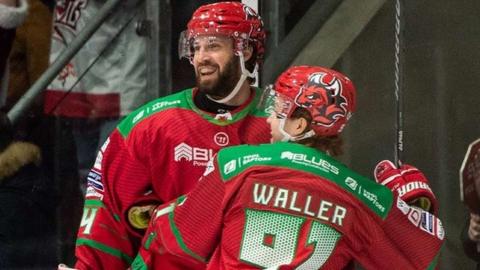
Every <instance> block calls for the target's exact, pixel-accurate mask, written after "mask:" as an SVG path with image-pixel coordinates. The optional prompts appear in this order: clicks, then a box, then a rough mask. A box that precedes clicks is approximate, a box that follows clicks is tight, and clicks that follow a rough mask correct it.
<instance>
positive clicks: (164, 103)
mask: <svg viewBox="0 0 480 270" xmlns="http://www.w3.org/2000/svg"><path fill="white" fill-rule="evenodd" d="M191 91H192V89H186V90H183V91H180V92H178V93H175V94H172V95H169V96H166V97H161V98H158V99H155V100H153V101H150V102H149V103H147V104H145V105H143V106H142V107H140V108H138V109H136V110H135V111H134V112H132V113H130V114H129V115H128V116H127V117H125V118H124V119H123V120H122V121H121V122H120V124H119V125H118V126H117V128H118V130H119V131H120V133H121V134H122V136H124V137H127V136H128V134H129V133H130V131H131V130H132V129H133V127H135V125H137V124H138V123H140V122H141V121H142V120H144V119H145V118H147V117H149V116H151V115H153V114H156V113H158V112H161V111H163V110H166V109H171V108H185V109H189V108H190V106H189V104H188V102H187V99H186V95H187V94H188V93H190V92H191Z"/></svg>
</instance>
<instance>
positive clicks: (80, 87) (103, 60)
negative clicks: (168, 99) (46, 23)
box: [44, 0, 155, 187]
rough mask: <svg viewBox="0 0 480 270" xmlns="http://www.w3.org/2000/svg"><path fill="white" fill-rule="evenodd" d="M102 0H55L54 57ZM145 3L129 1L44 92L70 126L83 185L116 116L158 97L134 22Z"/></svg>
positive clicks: (49, 110)
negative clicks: (149, 83)
mask: <svg viewBox="0 0 480 270" xmlns="http://www.w3.org/2000/svg"><path fill="white" fill-rule="evenodd" d="M104 2H105V1H78V0H58V1H57V2H56V6H55V10H54V18H53V31H52V40H51V52H50V62H53V61H55V59H56V58H57V57H58V56H59V55H60V53H61V52H62V51H63V50H64V49H65V48H67V47H68V45H69V44H70V43H71V42H72V40H73V39H74V38H75V37H76V36H77V35H78V34H79V33H80V31H82V29H83V28H84V27H85V25H87V24H88V22H89V21H91V20H92V19H93V18H94V16H96V14H97V12H98V11H99V10H100V8H101V7H102V5H103V4H104ZM142 2H143V1H125V2H124V3H123V4H122V6H121V7H120V8H119V9H117V10H116V12H115V13H113V14H112V15H111V17H110V18H109V19H108V20H107V21H106V22H105V23H104V24H103V25H102V26H101V27H100V28H99V29H98V30H97V31H96V33H95V34H94V35H93V36H92V37H91V38H90V39H89V41H88V42H87V43H86V44H85V46H84V47H83V48H82V49H81V50H80V51H79V52H78V53H77V55H76V56H75V57H74V58H73V59H72V60H71V61H70V63H68V64H67V65H66V66H65V68H64V69H63V70H62V71H61V72H60V73H59V75H58V76H57V77H56V78H55V79H54V81H53V82H52V83H51V84H50V85H49V86H48V89H47V90H46V92H45V102H44V111H45V113H46V114H47V115H53V116H56V117H61V118H62V120H64V121H66V122H68V123H69V125H71V126H72V133H73V138H74V140H75V145H76V150H77V159H78V167H79V168H78V169H79V176H80V179H81V181H82V182H81V185H82V187H84V186H85V183H86V181H85V180H86V177H87V174H88V171H89V169H90V168H91V166H92V165H93V162H94V160H95V155H96V153H97V150H98V147H99V145H101V144H102V143H103V142H104V141H105V139H106V138H107V137H108V135H109V134H110V132H111V131H112V130H113V129H114V128H115V126H116V124H117V122H118V120H119V119H120V118H121V117H122V116H125V115H127V114H128V113H130V112H132V111H133V110H134V109H136V108H137V107H138V106H139V105H141V104H143V103H145V102H146V101H148V100H150V99H152V98H154V97H155V92H153V91H154V90H147V89H146V64H145V53H146V40H145V38H143V37H140V36H138V35H137V33H136V31H135V25H136V22H137V21H138V20H140V19H141V18H142V16H144V9H145V8H144V6H143V5H142V4H141V3H142ZM124 27H125V28H124ZM123 28H124V29H123Z"/></svg>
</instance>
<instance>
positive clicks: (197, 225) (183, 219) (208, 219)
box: [132, 162, 227, 269]
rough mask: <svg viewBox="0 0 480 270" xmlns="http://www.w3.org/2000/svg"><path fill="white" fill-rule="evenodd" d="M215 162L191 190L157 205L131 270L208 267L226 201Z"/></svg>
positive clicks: (217, 241)
mask: <svg viewBox="0 0 480 270" xmlns="http://www.w3.org/2000/svg"><path fill="white" fill-rule="evenodd" d="M213 164H214V162H210V163H209V165H208V166H207V170H206V171H205V174H204V176H203V177H202V178H200V180H199V183H198V184H197V185H196V187H195V188H194V189H193V190H192V191H191V192H190V193H188V194H187V195H186V196H184V197H180V198H178V199H177V200H175V201H172V202H170V203H167V204H164V205H162V206H160V207H158V208H157V210H156V211H155V212H154V214H153V216H152V221H151V223H150V226H149V228H148V231H147V234H146V235H145V237H144V239H143V243H142V245H141V247H140V252H139V254H138V256H137V257H136V259H135V261H134V263H133V264H132V269H204V268H205V263H206V262H208V261H209V259H210V257H211V256H212V254H213V252H214V250H215V248H217V246H218V244H219V242H220V235H221V230H222V223H223V209H224V208H225V204H226V201H227V199H226V192H225V185H224V183H223V181H222V180H221V178H220V175H219V173H218V171H217V170H214V171H212V170H213V167H214V165H213ZM215 166H216V165H215ZM166 266H168V267H166Z"/></svg>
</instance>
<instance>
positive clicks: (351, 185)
mask: <svg viewBox="0 0 480 270" xmlns="http://www.w3.org/2000/svg"><path fill="white" fill-rule="evenodd" d="M345 184H347V186H348V187H349V188H351V189H352V190H353V191H355V190H356V189H357V187H358V183H357V181H356V180H355V179H353V178H351V177H347V178H346V179H345Z"/></svg>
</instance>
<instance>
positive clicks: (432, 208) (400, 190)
mask: <svg viewBox="0 0 480 270" xmlns="http://www.w3.org/2000/svg"><path fill="white" fill-rule="evenodd" d="M374 176H375V180H376V181H377V183H380V184H382V185H384V186H387V187H388V188H390V190H392V191H393V192H396V193H397V194H398V196H399V197H400V198H401V199H402V200H404V201H405V202H407V203H408V204H409V205H411V206H417V207H420V208H422V209H423V210H426V211H429V212H431V213H434V214H436V213H437V210H438V202H437V199H436V198H435V195H434V194H433V192H432V190H431V189H430V186H429V185H428V179H427V178H426V177H425V175H424V174H423V173H422V172H421V171H419V170H418V169H417V168H415V167H413V166H412V165H408V164H403V165H402V166H400V168H397V166H395V164H393V163H392V162H391V161H389V160H383V161H380V162H379V163H378V164H377V166H375V170H374Z"/></svg>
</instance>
